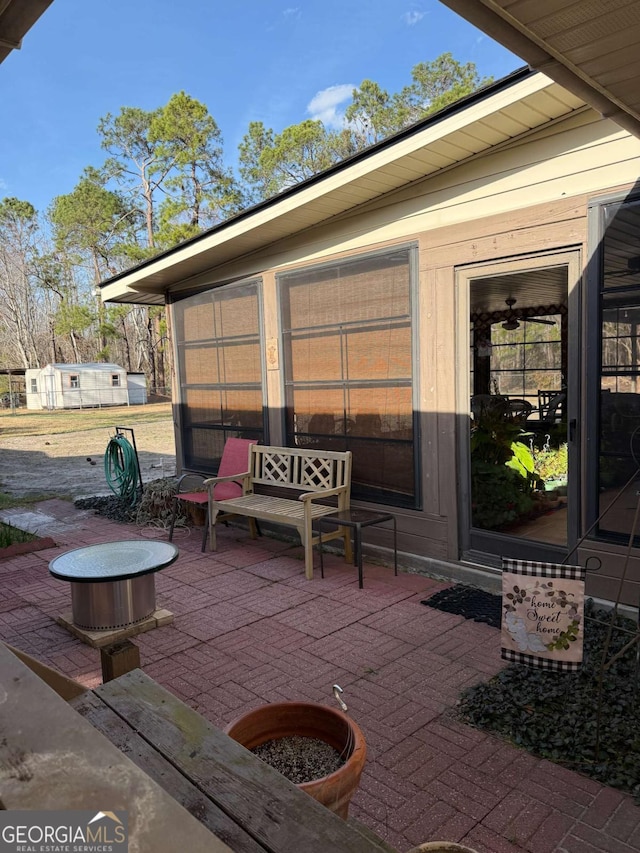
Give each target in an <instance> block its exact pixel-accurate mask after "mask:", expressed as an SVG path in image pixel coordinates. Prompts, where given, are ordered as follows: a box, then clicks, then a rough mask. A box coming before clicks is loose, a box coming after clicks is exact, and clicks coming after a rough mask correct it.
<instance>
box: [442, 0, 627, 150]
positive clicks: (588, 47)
mask: <svg viewBox="0 0 640 853" xmlns="http://www.w3.org/2000/svg"><path fill="white" fill-rule="evenodd" d="M442 2H443V3H444V4H445V5H446V6H449V7H450V8H451V9H453V11H454V12H457V13H458V14H459V15H461V16H462V17H463V18H466V19H467V20H468V21H470V22H471V23H472V24H474V25H475V26H476V27H478V28H479V29H481V30H484V32H486V33H487V34H488V35H489V36H491V38H493V39H495V40H496V41H498V42H500V43H501V44H503V45H504V46H505V47H507V48H508V49H509V50H511V51H513V53H516V54H517V55H518V56H521V57H522V58H523V59H524V60H525V61H526V62H528V63H529V65H530V66H531V67H532V68H536V69H537V70H539V71H543V72H544V73H545V74H547V75H548V76H549V77H552V78H553V79H554V80H556V81H557V82H558V83H561V84H562V85H563V86H565V88H567V89H569V90H570V91H572V92H574V93H575V94H576V95H578V96H579V97H581V98H582V99H583V100H584V101H585V102H586V103H587V104H590V105H591V106H592V107H594V109H596V110H598V112H600V113H601V114H602V115H603V116H605V117H606V118H610V119H612V120H613V121H615V122H617V123H618V124H619V125H620V126H621V127H624V128H625V129H626V130H628V131H630V132H631V133H633V134H635V135H636V136H640V2H638V0H442Z"/></svg>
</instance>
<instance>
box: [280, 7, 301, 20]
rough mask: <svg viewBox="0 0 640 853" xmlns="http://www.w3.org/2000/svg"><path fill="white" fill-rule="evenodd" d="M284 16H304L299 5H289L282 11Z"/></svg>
mask: <svg viewBox="0 0 640 853" xmlns="http://www.w3.org/2000/svg"><path fill="white" fill-rule="evenodd" d="M282 17H283V18H300V17H302V12H301V11H300V9H299V8H298V7H297V6H289V7H288V8H287V9H284V11H283V12H282Z"/></svg>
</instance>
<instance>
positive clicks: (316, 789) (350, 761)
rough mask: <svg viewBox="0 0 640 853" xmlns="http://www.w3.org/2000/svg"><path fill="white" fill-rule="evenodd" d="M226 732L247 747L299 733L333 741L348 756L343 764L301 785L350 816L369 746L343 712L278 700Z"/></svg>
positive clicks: (338, 810) (329, 741) (255, 710)
mask: <svg viewBox="0 0 640 853" xmlns="http://www.w3.org/2000/svg"><path fill="white" fill-rule="evenodd" d="M225 732H226V733H227V734H228V735H229V737H232V738H233V739H234V740H235V741H237V742H238V743H240V744H242V746H244V747H246V749H255V747H257V746H260V745H261V744H263V743H266V741H268V740H278V739H279V738H283V737H291V736H295V735H299V736H301V737H309V738H317V739H318V740H323V741H324V742H325V743H328V744H330V746H332V747H333V748H334V749H336V750H337V751H338V752H339V753H340V754H341V755H343V756H344V757H345V758H346V761H345V763H344V764H343V765H342V767H340V769H339V770H336V771H335V773H330V774H329V775H328V776H323V777H322V778H321V779H313V780H311V781H309V782H302V783H301V784H299V785H297V787H298V788H300V789H301V790H302V791H304V792H305V793H307V794H309V795H310V796H311V797H313V798H314V800H318V802H320V803H322V805H323V806H326V807H327V808H328V809H330V810H331V811H332V812H334V813H335V814H337V815H338V816H339V817H341V818H343V819H344V820H346V819H347V816H348V813H349V802H350V801H351V797H352V796H353V794H354V792H355V790H356V789H357V787H358V784H359V783H360V775H361V774H362V768H363V767H364V762H365V758H366V755H367V746H366V744H365V740H364V735H363V734H362V732H361V731H360V729H359V727H358V726H357V725H356V724H355V723H354V722H353V720H351V719H350V718H349V717H348V716H347V715H346V714H344V713H343V712H342V711H337V710H334V709H333V708H328V707H326V706H325V705H316V704H313V703H306V702H277V703H273V704H269V705H262V706H261V707H260V708H255V709H254V710H253V711H249V712H248V713H247V714H243V716H241V717H238V719H236V720H234V721H233V722H232V723H229V725H228V726H227V727H226V729H225Z"/></svg>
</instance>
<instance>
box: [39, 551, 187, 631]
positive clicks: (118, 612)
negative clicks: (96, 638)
mask: <svg viewBox="0 0 640 853" xmlns="http://www.w3.org/2000/svg"><path fill="white" fill-rule="evenodd" d="M178 553H179V552H178V549H177V548H176V547H175V545H171V544H170V543H168V542H157V541H154V540H151V541H150V540H148V539H144V540H137V539H131V540H125V541H122V542H103V543H101V544H100V545H88V546H86V547H84V548H75V549H74V550H73V551H67V553H66V554H61V555H60V556H59V557H56V558H55V559H54V560H52V561H51V563H50V564H49V572H50V573H51V575H53V577H54V578H58V579H59V580H64V581H69V582H70V584H71V610H72V619H73V624H74V625H75V626H77V627H78V628H82V629H84V630H90V631H102V630H108V629H113V628H125V627H127V626H129V625H135V624H136V622H140V621H142V620H143V619H146V618H147V616H150V615H151V614H152V613H153V612H154V610H155V609H156V592H155V573H156V572H158V571H160V569H164V568H166V567H167V566H170V565H171V564H172V563H173V562H175V560H177V559H178Z"/></svg>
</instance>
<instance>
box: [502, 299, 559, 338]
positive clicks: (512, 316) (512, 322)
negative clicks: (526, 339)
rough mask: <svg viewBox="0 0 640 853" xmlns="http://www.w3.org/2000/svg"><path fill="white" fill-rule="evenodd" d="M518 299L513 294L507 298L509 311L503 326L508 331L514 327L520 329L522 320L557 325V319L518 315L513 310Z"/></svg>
mask: <svg viewBox="0 0 640 853" xmlns="http://www.w3.org/2000/svg"><path fill="white" fill-rule="evenodd" d="M517 301H518V300H517V299H514V298H513V297H512V296H510V297H509V298H508V299H505V302H506V303H507V307H508V309H509V311H508V312H507V316H506V318H505V321H504V323H503V324H502V328H503V329H506V331H507V332H511V331H513V330H514V329H519V328H520V321H521V320H522V322H523V323H543V324H544V325H545V326H555V324H556V321H555V320H543V319H542V318H540V317H516V313H515V311H514V310H513V306H514V305H515V304H516V302H517Z"/></svg>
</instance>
